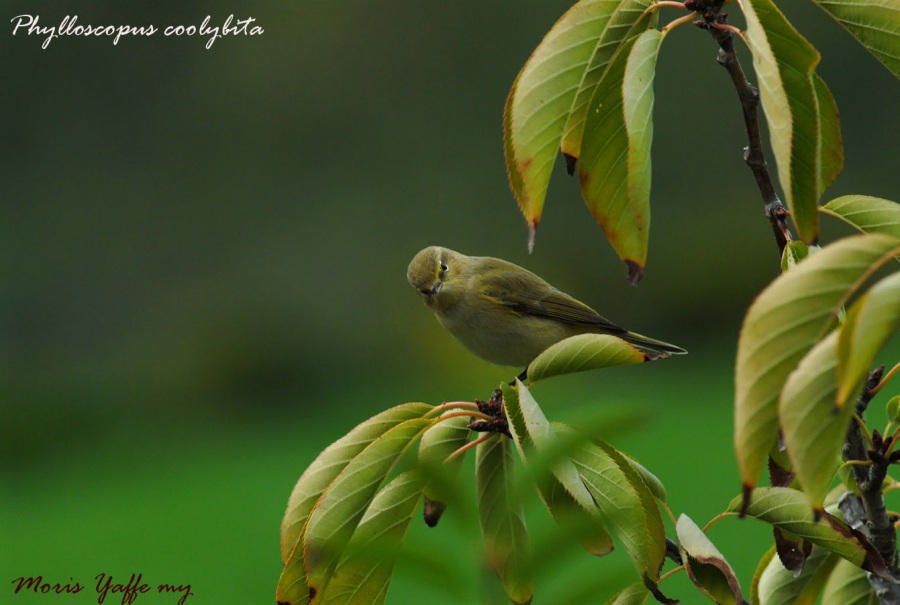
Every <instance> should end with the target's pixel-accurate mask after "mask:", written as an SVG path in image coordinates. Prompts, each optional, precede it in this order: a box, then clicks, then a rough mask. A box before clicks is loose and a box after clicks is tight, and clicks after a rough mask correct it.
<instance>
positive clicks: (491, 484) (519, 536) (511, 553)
mask: <svg viewBox="0 0 900 605" xmlns="http://www.w3.org/2000/svg"><path fill="white" fill-rule="evenodd" d="M512 448H513V445H512V443H511V442H510V440H509V439H507V438H505V437H504V436H503V435H500V434H498V435H496V436H495V437H494V438H492V439H488V440H487V441H485V442H483V443H480V444H479V445H478V446H477V447H476V448H475V451H476V454H475V474H476V488H477V492H478V511H479V515H480V518H481V530H482V532H483V533H484V546H485V551H486V553H487V558H488V561H489V562H490V564H491V567H493V569H494V571H495V572H497V576H498V577H499V578H500V581H501V583H502V584H503V587H504V588H505V589H506V594H507V595H508V596H509V598H510V599H511V600H512V601H513V602H514V603H529V602H531V597H532V595H533V594H534V586H533V582H532V575H531V569H530V568H529V560H530V557H529V549H528V530H527V529H526V528H525V517H524V515H523V513H522V503H521V502H520V501H519V500H518V499H517V498H515V490H514V489H513V484H514V481H513V466H514V464H515V460H514V458H513V454H512Z"/></svg>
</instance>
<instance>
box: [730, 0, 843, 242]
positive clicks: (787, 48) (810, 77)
mask: <svg viewBox="0 0 900 605" xmlns="http://www.w3.org/2000/svg"><path fill="white" fill-rule="evenodd" d="M741 6H742V8H743V11H744V15H745V17H746V18H747V41H748V43H749V44H750V49H751V51H752V53H753V66H754V68H755V70H756V75H757V77H758V78H759V90H760V95H761V98H762V105H763V111H764V112H765V115H766V120H767V121H768V124H769V132H770V137H771V140H772V150H773V152H774V154H775V163H776V164H777V166H778V178H779V181H780V182H781V188H782V189H783V191H784V195H785V197H786V198H787V203H788V208H789V209H790V211H791V216H792V217H793V220H794V224H795V225H796V226H797V231H798V232H799V234H800V237H801V239H803V241H805V242H806V243H815V242H816V240H817V239H818V237H819V214H818V211H817V206H818V202H819V198H820V197H821V195H822V192H823V190H824V188H825V187H827V186H828V184H830V183H831V182H832V181H833V180H834V178H835V177H836V176H837V174H838V173H839V172H840V170H841V168H842V166H843V152H842V151H841V150H840V146H841V145H840V142H841V135H840V127H839V120H838V116H837V107H836V106H835V104H834V99H833V98H832V96H831V93H830V92H829V91H828V87H827V86H826V85H825V82H824V81H822V79H821V78H819V77H818V76H817V75H815V73H814V69H815V67H816V65H817V64H818V63H819V58H820V57H819V53H818V52H817V51H816V49H815V48H813V46H812V45H811V44H810V43H809V42H807V41H806V39H805V38H803V36H801V35H800V34H799V33H798V32H797V30H796V29H794V27H793V26H792V25H791V24H790V22H788V20H787V19H786V18H785V17H784V15H783V14H782V13H781V12H780V11H779V10H778V8H776V6H775V5H774V4H773V2H772V0H742V1H741Z"/></svg>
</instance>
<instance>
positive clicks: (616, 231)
mask: <svg viewBox="0 0 900 605" xmlns="http://www.w3.org/2000/svg"><path fill="white" fill-rule="evenodd" d="M650 18H651V17H650V16H649V15H647V16H645V17H644V19H646V20H648V23H649V19H650ZM638 27H640V26H638ZM662 40H663V35H662V34H661V33H660V32H659V31H657V30H655V29H649V30H646V31H644V32H643V33H642V34H641V35H640V36H637V37H633V38H630V39H628V40H627V41H626V42H625V43H623V44H622V46H621V47H620V48H619V51H618V53H617V54H616V56H615V57H614V58H613V59H612V62H611V63H610V65H609V67H608V69H607V71H606V73H605V74H604V75H603V79H602V80H601V81H600V83H599V84H598V85H597V90H596V92H595V93H594V96H593V98H591V102H590V105H589V107H588V112H587V116H586V118H585V125H584V135H583V136H584V140H583V142H582V149H581V161H580V168H579V172H578V178H579V180H580V181H581V194H582V196H583V197H584V200H585V202H586V203H587V205H588V208H589V209H590V211H591V213H592V214H593V215H594V218H596V219H597V222H598V223H599V224H600V226H601V227H602V229H603V231H604V233H606V237H607V239H608V240H609V243H610V244H612V247H613V249H614V250H615V251H616V254H618V255H619V258H621V259H622V260H623V261H625V264H626V265H627V266H628V275H629V279H630V280H631V282H632V283H635V284H636V283H638V282H639V281H640V279H641V277H642V275H643V272H644V266H645V265H646V263H647V245H648V241H649V234H650V173H651V170H650V144H651V142H652V140H653V121H652V118H653V78H654V75H655V73H656V58H657V55H658V54H659V47H660V44H661V43H662Z"/></svg>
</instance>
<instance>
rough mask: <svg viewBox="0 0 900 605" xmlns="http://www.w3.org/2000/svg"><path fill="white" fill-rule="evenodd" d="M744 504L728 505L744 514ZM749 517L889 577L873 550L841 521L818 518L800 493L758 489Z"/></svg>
mask: <svg viewBox="0 0 900 605" xmlns="http://www.w3.org/2000/svg"><path fill="white" fill-rule="evenodd" d="M742 504H743V500H742V496H738V497H736V498H735V499H734V500H732V501H731V503H730V504H729V505H728V510H729V512H735V513H736V512H738V511H740V510H741V507H742ZM745 514H746V515H747V516H749V517H753V518H754V519H759V520H760V521H763V522H765V523H768V524H769V525H773V526H775V527H778V528H780V529H782V530H785V531H789V532H791V533H793V534H796V535H797V536H799V537H801V538H805V539H807V540H809V541H810V542H812V543H813V544H818V545H819V546H821V547H822V548H824V549H826V550H828V551H831V552H833V553H835V554H837V555H839V556H840V557H843V558H844V559H846V560H848V561H850V562H851V563H853V564H854V565H857V566H859V567H862V568H863V569H866V570H868V571H873V572H875V573H877V574H879V575H883V574H888V572H887V569H886V568H885V566H884V561H881V560H880V557H878V554H877V553H876V552H875V551H874V549H872V548H871V546H868V545H864V544H863V543H862V542H860V540H859V539H858V538H857V537H856V536H857V535H856V534H854V532H853V531H852V530H851V529H850V528H849V527H848V526H847V524H846V523H844V522H843V521H841V520H840V519H837V518H836V517H834V516H832V515H830V514H828V513H826V512H824V511H822V512H820V513H819V514H818V517H816V515H815V514H814V513H813V510H812V507H810V506H809V503H808V502H807V500H806V496H805V495H804V494H803V493H802V492H800V491H797V490H795V489H791V488H787V487H758V488H756V489H754V490H753V494H752V498H751V500H750V503H749V506H747V509H746V512H745ZM807 563H808V562H807ZM779 564H780V563H779ZM763 602H765V601H763Z"/></svg>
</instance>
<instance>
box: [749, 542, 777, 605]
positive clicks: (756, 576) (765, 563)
mask: <svg viewBox="0 0 900 605" xmlns="http://www.w3.org/2000/svg"><path fill="white" fill-rule="evenodd" d="M775 554H776V552H775V547H774V546H772V547H771V548H769V550H767V551H766V554H764V555H763V556H762V558H761V559H760V560H759V563H758V564H757V566H756V571H755V572H754V573H753V583H752V584H751V585H750V605H760V600H759V581H760V580H761V579H762V575H763V573H764V572H765V571H766V569H767V568H768V567H769V563H771V562H772V559H773V558H775Z"/></svg>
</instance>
